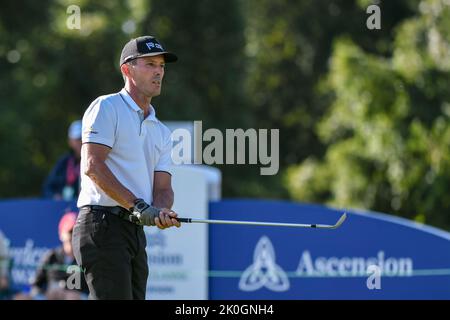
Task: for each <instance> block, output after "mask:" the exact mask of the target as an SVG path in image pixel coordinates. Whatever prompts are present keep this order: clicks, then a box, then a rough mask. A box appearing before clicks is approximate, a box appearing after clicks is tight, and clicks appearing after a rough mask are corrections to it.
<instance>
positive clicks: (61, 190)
mask: <svg viewBox="0 0 450 320" xmlns="http://www.w3.org/2000/svg"><path fill="white" fill-rule="evenodd" d="M68 144H69V147H70V151H69V152H68V153H66V154H64V155H63V156H62V157H61V158H60V159H59V160H58V162H57V163H56V165H55V166H54V168H53V169H52V171H51V172H50V174H49V175H48V177H47V178H46V180H45V182H44V185H43V190H42V193H43V196H44V197H45V198H51V199H55V200H67V201H70V200H76V199H77V198H78V193H79V189H80V153H81V120H77V121H74V122H72V124H71V125H70V127H69V131H68Z"/></svg>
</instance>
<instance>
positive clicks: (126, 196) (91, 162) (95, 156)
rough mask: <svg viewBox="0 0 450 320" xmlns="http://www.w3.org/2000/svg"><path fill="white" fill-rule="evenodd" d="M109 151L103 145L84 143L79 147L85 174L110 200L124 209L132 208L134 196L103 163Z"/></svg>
mask: <svg viewBox="0 0 450 320" xmlns="http://www.w3.org/2000/svg"><path fill="white" fill-rule="evenodd" d="M110 151H111V149H110V148H109V147H107V146H105V145H101V144H95V143H84V144H83V146H82V147H81V154H82V157H83V158H85V159H86V168H85V171H84V174H86V175H87V176H88V177H89V178H91V179H92V181H93V182H94V183H95V184H96V185H98V186H99V187H100V189H102V190H103V191H104V192H105V193H106V194H107V195H108V196H109V197H110V198H112V199H114V200H115V201H117V202H118V203H119V204H120V205H121V206H122V207H124V208H125V209H129V208H132V207H133V206H134V200H136V198H137V197H136V196H135V195H134V194H133V193H132V192H131V191H130V190H128V189H127V188H125V187H124V186H123V184H122V183H120V181H119V180H117V178H116V177H115V176H114V174H113V173H112V172H111V170H110V169H109V168H108V166H107V165H106V163H105V160H106V157H107V156H108V153H109V152H110Z"/></svg>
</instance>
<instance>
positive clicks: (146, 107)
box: [125, 82, 152, 118]
mask: <svg viewBox="0 0 450 320" xmlns="http://www.w3.org/2000/svg"><path fill="white" fill-rule="evenodd" d="M125 90H127V92H128V94H129V95H130V97H131V98H132V99H133V100H134V102H136V104H137V105H138V106H139V108H141V109H142V110H143V111H144V116H145V118H147V116H148V114H149V113H150V102H151V101H152V98H151V97H146V96H144V95H143V94H142V93H140V92H139V91H138V90H137V89H136V87H133V86H130V85H129V83H128V82H127V83H126V84H125Z"/></svg>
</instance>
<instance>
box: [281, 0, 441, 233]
mask: <svg viewBox="0 0 450 320" xmlns="http://www.w3.org/2000/svg"><path fill="white" fill-rule="evenodd" d="M420 8H421V13H420V15H418V16H417V17H414V18H411V19H408V20H407V21H405V22H404V23H402V24H401V26H400V27H399V28H398V31H397V32H396V36H395V40H394V43H393V55H392V57H383V56H379V55H373V54H368V53H366V52H364V51H363V50H361V48H359V47H358V46H357V45H355V44H354V43H353V42H352V41H350V40H349V39H340V40H339V41H337V42H336V44H335V47H334V51H333V56H332V62H331V70H330V72H329V75H328V77H327V80H326V83H325V84H324V87H323V88H324V90H327V89H328V90H331V91H332V92H333V94H334V95H335V98H334V101H333V104H332V105H331V108H330V110H329V112H328V113H327V114H326V115H325V116H324V117H323V119H322V120H321V122H320V123H319V125H318V126H317V131H316V132H317V133H318V135H319V136H320V137H321V141H322V142H323V143H325V144H327V146H328V148H327V152H326V153H325V155H324V156H323V157H322V158H320V157H315V158H314V157H310V158H308V159H307V160H305V161H303V162H302V163H301V164H300V165H298V166H293V167H291V168H290V170H289V172H288V174H287V176H286V181H287V183H288V184H289V186H290V190H291V191H292V193H291V195H292V196H293V197H294V198H295V199H301V200H303V201H314V202H325V203H328V204H330V205H333V206H339V207H361V208H366V209H372V210H377V211H383V212H391V213H394V214H398V215H401V216H404V217H408V218H412V219H415V220H417V221H421V222H426V223H428V224H432V225H435V226H439V227H442V228H447V229H448V228H450V216H449V215H448V213H449V212H450V199H449V197H448V196H447V194H448V192H449V190H450V171H449V169H450V126H449V123H450V122H449V120H450V107H449V106H450V104H449V99H450V96H449V92H448V88H449V86H450V77H449V75H450V74H449V71H450V50H449V48H450V33H449V32H448V30H449V28H448V27H449V25H448V24H449V22H448V21H450V20H449V18H450V8H449V6H448V5H445V2H444V1H431V0H430V1H429V0H425V1H422V2H421V4H420Z"/></svg>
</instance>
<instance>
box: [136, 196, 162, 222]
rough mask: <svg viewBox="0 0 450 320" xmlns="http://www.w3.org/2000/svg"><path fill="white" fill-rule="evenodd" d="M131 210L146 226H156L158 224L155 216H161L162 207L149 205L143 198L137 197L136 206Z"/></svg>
mask: <svg viewBox="0 0 450 320" xmlns="http://www.w3.org/2000/svg"><path fill="white" fill-rule="evenodd" d="M130 211H131V214H132V215H134V216H136V217H137V218H138V220H139V222H140V223H141V224H143V225H144V226H154V225H156V223H155V218H157V217H158V216H159V212H160V211H161V209H159V208H155V207H153V206H151V205H149V204H148V203H146V202H145V201H144V200H142V199H136V200H135V201H134V207H133V208H131V209H130Z"/></svg>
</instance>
